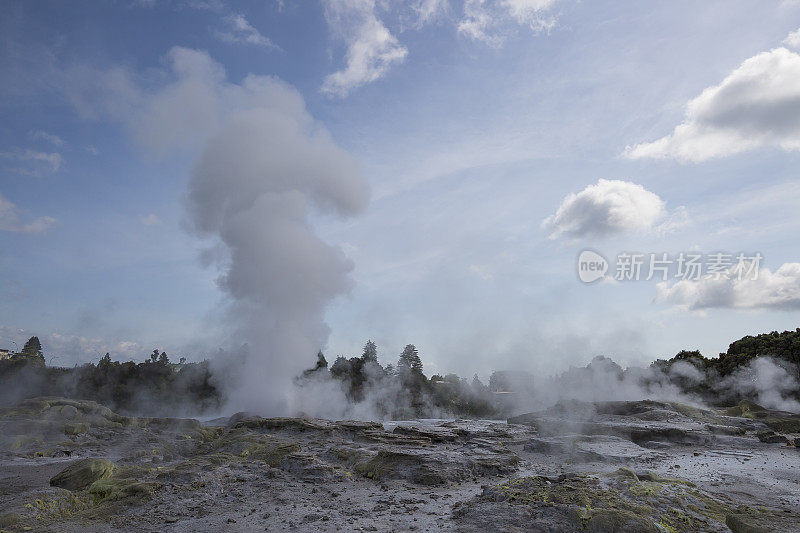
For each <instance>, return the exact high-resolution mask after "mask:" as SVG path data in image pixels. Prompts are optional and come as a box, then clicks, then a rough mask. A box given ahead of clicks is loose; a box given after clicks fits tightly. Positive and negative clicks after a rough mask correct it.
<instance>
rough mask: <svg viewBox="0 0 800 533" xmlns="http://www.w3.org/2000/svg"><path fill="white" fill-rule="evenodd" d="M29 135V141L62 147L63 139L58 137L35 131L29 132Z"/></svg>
mask: <svg viewBox="0 0 800 533" xmlns="http://www.w3.org/2000/svg"><path fill="white" fill-rule="evenodd" d="M29 135H30V137H31V139H33V140H35V141H46V142H49V143H50V144H52V145H53V146H64V139H62V138H61V137H59V136H58V135H54V134H52V133H48V132H46V131H42V130H36V131H32V132H30V134H29Z"/></svg>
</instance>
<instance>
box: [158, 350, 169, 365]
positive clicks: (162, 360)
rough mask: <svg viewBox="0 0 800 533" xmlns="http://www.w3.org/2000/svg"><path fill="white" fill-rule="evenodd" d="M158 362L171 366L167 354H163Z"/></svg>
mask: <svg viewBox="0 0 800 533" xmlns="http://www.w3.org/2000/svg"><path fill="white" fill-rule="evenodd" d="M158 362H159V363H161V364H162V365H168V364H169V357H167V352H161V355H159V356H158Z"/></svg>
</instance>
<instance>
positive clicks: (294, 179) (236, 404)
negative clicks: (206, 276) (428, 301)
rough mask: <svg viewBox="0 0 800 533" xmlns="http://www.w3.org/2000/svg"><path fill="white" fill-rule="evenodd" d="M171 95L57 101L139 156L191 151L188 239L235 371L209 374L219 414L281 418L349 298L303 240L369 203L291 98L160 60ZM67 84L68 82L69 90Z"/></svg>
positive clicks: (127, 90)
mask: <svg viewBox="0 0 800 533" xmlns="http://www.w3.org/2000/svg"><path fill="white" fill-rule="evenodd" d="M167 58H168V60H169V62H170V66H171V72H170V73H169V77H170V81H169V82H168V83H166V84H164V85H163V86H162V87H160V88H158V89H157V90H155V91H148V90H145V89H143V88H141V87H140V86H139V84H138V83H137V82H136V81H135V76H134V75H133V74H130V73H128V72H126V71H124V70H120V69H113V70H110V71H107V72H96V71H93V70H92V69H87V68H75V69H73V70H72V71H70V72H69V73H68V77H69V78H70V81H72V82H73V83H71V84H70V87H73V89H72V91H71V94H70V96H71V97H72V99H73V101H74V102H75V104H76V107H78V109H79V110H80V111H81V112H83V114H84V115H85V116H87V117H93V116H108V117H110V118H112V119H116V120H119V121H121V122H122V123H123V124H124V125H125V126H126V127H127V128H128V129H129V130H130V132H131V135H132V137H133V138H134V139H135V140H137V141H138V142H139V143H140V144H141V145H142V146H143V147H144V148H146V149H148V150H150V151H152V152H154V153H156V154H159V155H166V153H167V152H168V151H169V150H175V149H189V150H194V149H196V148H198V147H199V148H200V155H199V157H198V159H197V160H196V162H195V164H194V167H193V170H192V174H191V180H190V182H189V190H188V212H189V222H190V225H191V228H192V229H193V230H194V231H195V232H196V233H197V234H198V235H199V236H202V237H204V238H207V239H209V240H210V241H211V246H212V247H214V248H216V249H217V250H218V251H220V253H218V254H216V255H215V259H216V264H217V266H218V267H219V269H220V273H221V275H220V277H219V279H218V283H219V286H220V288H221V289H222V291H223V292H224V293H225V294H226V295H227V296H228V297H229V301H228V309H227V310H228V312H229V315H228V316H229V318H230V319H231V322H232V324H233V329H234V330H235V331H234V333H235V336H234V337H233V338H234V339H236V343H237V344H238V345H240V346H242V349H241V351H240V352H239V354H238V355H239V356H240V357H238V358H232V359H230V360H228V361H227V362H228V363H231V362H233V360H234V359H235V362H237V363H241V364H242V365H243V366H240V367H237V366H235V365H232V366H228V367H226V368H219V369H218V371H217V373H218V374H220V375H226V376H229V377H230V379H231V380H234V381H236V383H235V385H232V383H228V385H230V386H229V387H228V388H229V391H230V406H229V407H230V408H233V409H246V410H253V411H258V412H261V413H265V414H281V413H285V412H288V411H289V410H290V409H291V408H292V407H291V404H292V400H291V394H292V390H291V388H292V378H293V377H295V376H296V375H297V374H299V373H300V371H301V370H302V369H303V368H304V367H305V366H307V363H308V362H309V361H313V357H314V355H315V354H316V353H317V350H319V349H320V348H322V347H324V345H325V342H326V340H327V336H328V328H327V326H326V325H325V322H324V320H323V314H324V311H325V308H326V306H327V305H328V303H329V302H330V301H331V299H332V298H334V297H335V296H337V295H339V294H342V293H344V292H346V291H347V290H348V289H349V287H350V280H349V277H348V274H349V272H350V270H351V269H352V265H351V263H350V261H349V260H348V259H347V258H346V257H345V256H344V254H343V252H342V251H341V250H340V249H339V248H336V247H334V246H331V245H328V244H327V243H325V242H323V241H322V240H321V239H320V238H319V237H317V235H316V234H315V233H314V230H313V228H312V226H311V223H310V221H309V215H310V214H311V213H312V212H314V211H319V212H322V213H329V214H332V215H336V216H342V217H348V216H352V215H355V214H357V213H359V212H361V211H362V210H363V209H365V207H366V205H367V203H368V199H369V190H368V187H367V184H366V182H365V181H364V180H363V179H362V177H361V176H360V173H359V168H358V164H357V162H356V160H355V159H354V158H353V157H351V156H350V155H349V154H348V153H347V152H345V151H344V150H342V149H341V148H339V147H338V146H337V145H336V144H335V143H334V142H333V140H332V139H331V136H330V134H329V133H328V132H327V131H326V130H325V128H324V127H322V126H321V125H320V124H318V123H317V122H315V121H314V119H313V118H312V117H311V115H310V114H309V113H308V111H307V110H306V108H305V103H304V101H303V98H302V96H301V95H300V94H299V93H298V92H297V91H296V90H295V89H294V88H292V87H291V86H289V85H288V84H286V83H284V82H282V81H280V80H278V79H275V78H272V77H267V76H254V75H250V76H247V77H246V78H245V79H244V80H242V82H241V83H239V84H236V83H231V82H228V81H227V80H226V74H225V70H224V69H223V67H222V66H221V65H220V64H219V63H217V62H215V61H214V60H213V59H211V57H209V55H208V54H207V53H205V52H201V51H197V50H191V49H187V48H180V47H176V48H173V49H172V50H171V51H170V52H169V54H167ZM76 77H77V78H78V79H75V78H76Z"/></svg>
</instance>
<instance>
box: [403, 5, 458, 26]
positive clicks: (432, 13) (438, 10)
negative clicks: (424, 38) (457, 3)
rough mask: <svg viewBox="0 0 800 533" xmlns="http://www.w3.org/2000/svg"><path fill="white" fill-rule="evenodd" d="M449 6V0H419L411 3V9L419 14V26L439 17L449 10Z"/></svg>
mask: <svg viewBox="0 0 800 533" xmlns="http://www.w3.org/2000/svg"><path fill="white" fill-rule="evenodd" d="M448 7H449V4H448V1H447V0H417V1H416V2H415V3H413V4H412V5H411V9H413V10H414V12H415V13H416V14H417V21H418V22H417V24H418V26H423V25H425V24H427V23H428V22H431V21H434V20H436V19H438V18H439V17H441V16H442V15H443V14H444V13H446V12H447V9H448Z"/></svg>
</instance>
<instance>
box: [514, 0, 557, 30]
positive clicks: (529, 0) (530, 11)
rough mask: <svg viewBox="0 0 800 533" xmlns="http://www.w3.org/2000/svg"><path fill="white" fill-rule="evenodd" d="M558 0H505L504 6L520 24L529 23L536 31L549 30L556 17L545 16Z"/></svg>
mask: <svg viewBox="0 0 800 533" xmlns="http://www.w3.org/2000/svg"><path fill="white" fill-rule="evenodd" d="M557 1H558V0H504V2H503V6H504V7H505V8H506V9H507V11H508V13H509V15H511V16H512V17H513V18H514V19H515V20H516V21H517V22H518V23H519V24H527V25H528V26H530V28H531V30H533V31H535V32H539V31H543V30H549V29H551V28H552V27H553V26H554V25H555V19H553V18H552V17H547V16H545V13H546V12H547V11H548V10H549V9H550V8H552V7H553V5H554V4H555V3H556V2H557Z"/></svg>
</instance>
